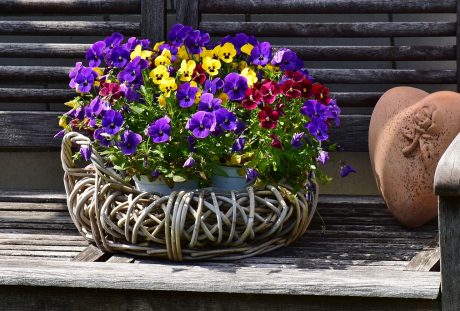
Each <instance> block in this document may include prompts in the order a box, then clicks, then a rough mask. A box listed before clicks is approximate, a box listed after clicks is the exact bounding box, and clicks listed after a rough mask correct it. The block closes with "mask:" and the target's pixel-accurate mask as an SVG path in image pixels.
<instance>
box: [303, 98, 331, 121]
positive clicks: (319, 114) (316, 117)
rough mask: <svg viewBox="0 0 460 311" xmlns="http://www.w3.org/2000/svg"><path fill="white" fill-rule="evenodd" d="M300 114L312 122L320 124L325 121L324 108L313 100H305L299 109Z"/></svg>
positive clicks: (325, 113) (325, 111) (325, 112)
mask: <svg viewBox="0 0 460 311" xmlns="http://www.w3.org/2000/svg"><path fill="white" fill-rule="evenodd" d="M300 113H301V114H303V115H305V116H308V117H309V118H310V119H311V120H312V121H316V122H320V121H326V120H327V110H326V106H325V105H323V104H321V103H320V102H319V101H317V100H315V99H311V100H307V101H306V102H305V103H304V104H303V106H302V108H300Z"/></svg>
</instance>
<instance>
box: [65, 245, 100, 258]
mask: <svg viewBox="0 0 460 311" xmlns="http://www.w3.org/2000/svg"><path fill="white" fill-rule="evenodd" d="M104 256H107V254H106V253H104V252H103V251H101V250H100V249H99V248H97V247H96V246H94V245H89V246H88V247H86V248H85V249H84V250H83V251H82V252H80V253H79V254H78V255H77V256H75V257H74V258H72V261H85V262H92V261H97V260H100V259H102V258H103V257H104Z"/></svg>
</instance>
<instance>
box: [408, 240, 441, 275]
mask: <svg viewBox="0 0 460 311" xmlns="http://www.w3.org/2000/svg"><path fill="white" fill-rule="evenodd" d="M440 259H441V252H440V249H439V235H436V237H435V238H434V239H432V240H431V241H430V242H429V243H428V244H427V246H426V247H424V248H423V250H422V251H421V252H420V253H418V254H417V255H415V256H414V258H412V259H411V261H410V262H409V263H408V264H407V267H406V269H407V270H412V271H431V270H432V269H434V268H435V267H436V266H437V268H438V269H439V261H440ZM438 271H439V270H438Z"/></svg>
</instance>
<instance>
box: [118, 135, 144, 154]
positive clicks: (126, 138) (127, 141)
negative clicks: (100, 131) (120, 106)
mask: <svg viewBox="0 0 460 311" xmlns="http://www.w3.org/2000/svg"><path fill="white" fill-rule="evenodd" d="M141 141H142V136H141V135H139V134H137V133H135V132H133V131H131V130H126V131H124V132H123V134H122V135H121V139H120V141H119V142H118V147H120V149H121V152H122V153H123V154H124V155H134V154H135V153H136V148H137V145H139V144H140V143H141Z"/></svg>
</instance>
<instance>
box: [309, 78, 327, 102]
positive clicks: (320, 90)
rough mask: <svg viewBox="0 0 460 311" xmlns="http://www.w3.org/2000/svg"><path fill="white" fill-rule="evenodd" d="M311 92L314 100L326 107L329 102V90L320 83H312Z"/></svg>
mask: <svg viewBox="0 0 460 311" xmlns="http://www.w3.org/2000/svg"><path fill="white" fill-rule="evenodd" d="M311 91H312V92H313V95H314V96H315V98H316V99H317V100H318V101H320V102H321V103H322V104H324V105H327V104H329V102H330V98H329V88H327V87H325V86H324V85H322V84H321V83H314V84H313V85H312V86H311Z"/></svg>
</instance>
